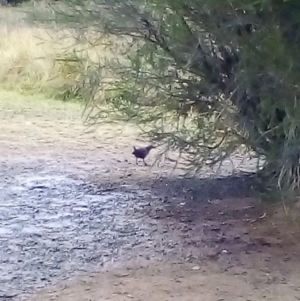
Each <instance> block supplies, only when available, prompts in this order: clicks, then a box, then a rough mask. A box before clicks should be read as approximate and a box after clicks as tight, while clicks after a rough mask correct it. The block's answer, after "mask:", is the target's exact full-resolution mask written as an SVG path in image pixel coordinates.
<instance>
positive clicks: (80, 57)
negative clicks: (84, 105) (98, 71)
mask: <svg viewBox="0 0 300 301" xmlns="http://www.w3.org/2000/svg"><path fill="white" fill-rule="evenodd" d="M40 6H42V5H40ZM39 9H40V8H39V7H30V6H28V7H18V8H10V7H3V8H1V10H0V25H1V26H0V56H1V64H0V83H1V86H2V87H3V88H6V89H17V90H19V91H21V92H23V93H44V94H47V95H49V96H52V97H58V98H63V99H67V98H76V97H80V93H81V88H82V84H83V81H84V75H85V73H86V70H88V69H89V67H90V65H91V62H94V63H95V62H97V61H99V60H100V59H101V58H100V57H101V53H104V51H103V50H102V49H99V47H98V49H93V47H90V41H88V40H87V38H85V40H84V41H83V40H81V41H79V40H78V38H77V37H76V35H75V34H74V32H73V33H72V32H71V30H68V29H67V28H65V29H63V28H59V27H57V26H56V25H55V24H50V25H49V24H48V25H47V26H44V25H41V24H38V23H37V24H33V23H32V22H30V21H29V20H28V16H29V15H28V13H30V12H31V11H32V10H36V11H37V10H39ZM86 37H88V35H86ZM98 38H99V37H98ZM88 45H89V46H88Z"/></svg>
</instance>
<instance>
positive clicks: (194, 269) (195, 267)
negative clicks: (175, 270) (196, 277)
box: [192, 265, 200, 271]
mask: <svg viewBox="0 0 300 301" xmlns="http://www.w3.org/2000/svg"><path fill="white" fill-rule="evenodd" d="M192 270H193V271H199V270H200V267H199V266H198V265H196V266H194V267H192Z"/></svg>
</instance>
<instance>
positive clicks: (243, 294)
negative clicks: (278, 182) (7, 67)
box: [0, 91, 300, 301]
mask: <svg viewBox="0 0 300 301" xmlns="http://www.w3.org/2000/svg"><path fill="white" fill-rule="evenodd" d="M40 99H41V98H39V97H34V98H33V97H29V96H27V97H25V96H20V95H18V94H16V93H10V92H3V91H2V92H1V101H0V115H1V131H0V157H1V167H2V171H1V173H0V188H1V198H2V201H1V202H2V204H0V207H1V208H4V207H5V206H6V207H5V210H6V211H5V212H8V216H9V218H7V219H6V220H4V219H3V220H1V223H2V229H0V246H1V248H2V251H3V250H4V249H5V248H7V250H8V249H9V248H10V251H9V252H12V253H13V254H14V259H13V260H12V259H11V258H8V259H7V260H6V259H5V256H6V255H7V254H5V252H4V251H3V254H2V253H1V254H0V255H1V256H0V261H1V260H2V263H1V264H0V266H1V268H0V271H1V272H0V283H1V284H2V285H0V300H12V299H15V300H25V299H29V300H39V301H40V300H45V301H46V300H62V301H71V300H78V301H79V300H112V301H114V300H116V301H117V300H153V301H156V300H181V301H187V300H207V301H210V300H215V301H221V300H251V301H256V300H285V301H290V300H300V277H299V276H300V261H299V259H300V258H299V247H300V240H299V221H298V220H299V219H298V209H297V208H296V207H284V206H282V205H272V206H266V205H265V204H262V203H260V202H259V200H256V199H254V198H253V196H252V192H251V187H250V186H251V179H249V178H246V177H242V178H241V177H234V176H232V177H225V178H218V179H216V178H215V177H214V176H213V174H207V175H206V177H204V178H201V179H192V178H190V179H186V178H183V177H182V176H181V172H180V170H178V171H176V172H174V173H172V174H171V171H172V164H171V163H168V162H167V161H166V162H162V163H161V164H160V165H159V166H153V167H145V166H143V165H142V164H140V165H139V166H136V165H135V160H134V158H133V157H132V155H131V151H132V146H133V145H145V144H146V142H141V141H138V140H137V137H138V133H137V131H135V130H133V129H132V128H131V127H130V126H112V125H107V126H102V127H101V128H99V129H97V130H96V131H94V132H90V133H87V132H86V130H85V128H84V127H83V126H82V123H81V119H80V117H81V116H80V115H81V108H80V106H79V105H78V104H74V103H73V104H72V103H71V104H70V103H69V104H68V103H61V102H56V101H50V100H49V101H47V100H42V101H41V100H40ZM156 151H157V150H154V151H153V153H151V155H150V157H149V159H148V161H149V163H151V162H153V161H154V157H155V152H156ZM233 164H234V165H235V168H236V169H243V170H247V169H248V170H251V169H253V166H254V164H255V163H253V162H251V161H247V162H244V161H243V158H242V157H238V156H237V157H235V158H233ZM233 169H234V168H233V166H232V162H228V164H227V165H226V164H225V167H224V170H223V171H224V174H225V175H226V174H228V173H229V171H232V170H233ZM37 175H38V176H39V177H40V178H41V177H43V182H42V184H40V182H38V180H36V178H34V176H37ZM58 175H59V176H60V178H58ZM62 175H66V176H67V177H69V179H73V180H74V182H72V185H71V184H70V185H69V184H68V182H67V181H65V180H60V179H63V178H62V177H61V176H62ZM50 176H52V178H51V177H50ZM54 176H56V181H57V182H55V186H53V187H52V186H51V187H50V186H49V185H50V184H49V183H50V180H47V179H51V181H52V180H53V179H54ZM40 178H39V179H40ZM25 179H27V180H28V181H29V180H30V179H31V180H32V181H33V182H30V183H29V182H28V181H27V182H26V181H25ZM45 179H46V180H45ZM47 181H48V182H49V183H47ZM76 181H78V182H76ZM25 182H26V183H25ZM59 182H61V183H60V184H59ZM18 183H19V184H18ZM20 183H21V184H20ZM24 183H25V184H26V185H27V186H26V185H25V184H24ZM32 183H33V184H32ZM51 183H52V182H51ZM53 183H54V182H53ZM77 183H79V184H77ZM18 185H19V186H18ZM30 185H31V186H30ZM68 185H69V186H68ZM80 185H81V186H82V187H83V186H84V188H79V186H80ZM75 186H76V188H74V187H75ZM77 186H78V187H77ZM12 187H14V190H12ZM37 189H38V192H34V191H36V190H37ZM74 189H75V190H76V191H75V190H74ZM73 190H74V191H75V192H74V194H73V192H72V191H73ZM70 191H71V192H70ZM99 192H100V193H102V195H104V193H108V192H116V193H121V194H123V195H127V194H128V195H129V193H130V194H131V195H134V197H133V198H131V197H127V198H126V199H125V200H123V201H120V200H119V199H118V198H121V197H115V198H117V199H118V202H117V201H115V200H113V201H111V202H108V201H106V203H105V204H104V203H103V201H99V202H98V199H97V203H96V205H95V204H93V205H89V206H90V207H89V208H88V209H89V210H90V211H91V208H92V207H93V208H94V209H95V213H93V215H92V213H91V212H90V213H89V216H88V218H89V219H87V218H85V215H84V213H83V212H84V210H85V209H84V208H85V207H84V206H85V204H83V203H84V202H91V197H92V196H94V197H95V196H96V195H99ZM62 194H64V198H62V200H63V201H64V202H66V203H67V202H68V204H69V205H68V206H69V207H67V205H66V204H64V203H62V202H63V201H61V202H58V201H57V200H58V198H59V196H60V195H62ZM78 194H80V197H79V198H78V199H80V202H81V203H80V204H81V207H80V210H79V209H78V208H79V207H78V206H79V205H78V204H79V203H76V202H77V201H75V199H77V197H78ZM86 195H88V196H90V199H89V201H87V200H86V199H85V197H86ZM46 201H47V202H46ZM54 202H55V204H56V207H55V210H58V211H59V210H60V208H61V211H59V212H65V213H67V211H68V210H74V208H73V207H72V206H73V203H76V206H77V209H78V211H80V212H81V213H80V214H79V213H78V215H76V214H75V213H74V214H73V213H72V226H70V227H69V228H68V226H66V228H65V229H63V226H61V228H59V229H58V230H57V226H55V225H54V224H53V223H51V225H50V224H49V225H48V226H49V227H50V228H49V227H48V228H47V231H46V230H45V231H44V232H41V233H38V232H35V231H38V230H39V229H35V230H34V231H33V230H32V231H33V232H34V233H33V232H31V233H30V235H29V234H28V232H26V235H27V236H26V235H25V234H22V233H23V232H24V231H23V230H24V226H22V231H23V232H22V231H19V232H16V230H15V229H17V228H18V225H19V224H21V223H22V222H24V220H25V218H24V219H22V220H20V219H16V220H15V222H14V224H13V222H12V220H13V218H12V216H13V215H12V213H10V210H12V209H11V207H14V210H17V209H16V208H17V207H18V210H19V209H20V208H21V209H20V210H19V211H18V210H17V211H15V213H13V214H14V217H15V216H17V215H18V214H21V212H22V211H26V210H27V209H25V206H26V204H27V205H28V204H29V205H28V206H31V207H30V210H31V211H32V210H33V211H34V210H35V211H34V212H36V210H45V211H47V213H48V214H49V212H50V211H51V210H52V207H51V206H52V205H53V203H54ZM48 204H49V205H48ZM89 204H91V203H89ZM4 205H5V206H4ZM104 205H105V206H106V207H107V206H108V207H109V206H115V207H116V208H115V209H114V210H115V211H116V212H117V213H114V214H113V213H110V211H109V210H110V209H111V208H106V209H107V211H106V213H105V212H104V213H103V214H102V213H101V211H99V206H100V207H101V206H102V207H103V206H104ZM71 207H72V208H71ZM121 207H122V208H123V207H124V208H125V209H124V210H123V209H122V210H123V211H124V212H123V211H122V210H121ZM1 208H0V209H1ZM1 210H2V209H1ZM31 211H30V212H31ZM125 211H126V212H125ZM3 212H4V211H3ZM18 212H19V213H18ZM68 212H69V211H68ZM70 212H71V211H70ZM72 212H73V211H72ZM51 214H52V213H51ZM1 215H2V216H3V214H2V213H1ZM106 215H107V216H110V215H111V216H112V215H113V216H114V218H113V219H109V220H106V217H107V216H106ZM35 216H36V215H35ZM97 216H98V217H100V216H101V221H100V220H99V221H98V222H97V224H95V225H94V226H93V225H92V223H93V220H95V219H97ZM120 219H122V223H123V224H124V223H125V224H126V221H127V222H128V223H129V222H132V224H134V226H133V227H135V228H134V231H135V232H132V233H138V234H132V233H131V234H130V235H129V234H126V233H129V232H126V233H125V235H124V231H123V230H124V229H122V231H123V232H122V233H123V236H120V233H121V230H120V229H119V228H118V227H119V226H120V225H121V224H122V223H121V221H120ZM70 220H71V218H70ZM70 220H68V221H70ZM36 221H38V219H36V220H32V217H30V214H29V217H28V220H25V223H29V222H30V223H31V224H30V225H31V227H32V226H34V223H35V222H36ZM64 221H65V220H64ZM44 223H47V220H46V219H45V218H43V219H42V222H41V224H40V226H38V227H40V228H43V224H44ZM102 223H103V224H107V227H104V228H103V229H104V230H103V229H102V228H101V229H100V230H99V231H98V232H97V229H96V228H97V227H102ZM82 224H84V225H85V226H84V227H83V226H81V225H82ZM123 224H122V225H123ZM61 225H63V224H61ZM92 226H93V227H92ZM117 226H118V227H117ZM127 226H128V225H126V227H127ZM11 227H15V228H13V229H12V228H11ZM51 227H52V228H51ZM55 227H56V228H55ZM83 228H84V229H87V230H86V231H85V230H84V231H83ZM116 228H118V229H117V230H116ZM127 228H128V227H127ZM127 228H126V229H127ZM138 228H139V229H142V230H141V231H140V232H137V229H138ZM31 229H32V228H31ZM6 230H7V231H10V230H12V232H7V231H6ZM108 230H109V232H107V233H108V234H107V235H106V236H105V237H103V238H102V237H101V241H100V239H99V240H97V241H96V240H94V238H95V236H97V235H99V236H101V235H102V234H103V233H104V232H105V231H108ZM132 231H133V230H132ZM54 232H55V233H56V234H57V236H51V235H54V234H53V233H54ZM89 233H90V234H91V235H90V236H93V237H90V238H89V239H90V240H86V244H85V245H84V246H80V248H79V247H78V246H77V249H80V250H79V251H76V252H75V251H74V252H73V251H71V250H73V249H76V247H74V244H75V245H76V243H77V242H76V241H77V240H76V239H77V237H78V238H79V237H81V235H82V237H85V239H88V238H87V237H88V234H89ZM105 233H106V232H105ZM21 234H22V235H23V236H22V235H21ZM33 234H34V235H35V236H34V235H33ZM28 235H29V236H28ZM59 236H60V237H63V239H61V240H60V244H58V241H59ZM127 236H128V237H127ZM129 236H132V238H129ZM35 237H38V238H35ZM50 238H51V239H50ZM16 239H19V241H15V240H16ZM30 239H31V240H30ZM21 240H22V241H21ZM48 240H49V244H50V242H51V248H52V249H51V248H50V247H49V250H48V249H47V248H48V245H47V243H48ZM75 240H76V241H75ZM125 240H126V241H125ZM67 241H68V242H70V241H71V242H72V243H73V246H72V248H69V247H67V246H66V245H65V242H67ZM103 241H104V242H105V246H106V247H105V248H106V249H104V247H103V248H102V247H101V248H100V247H99V248H98V245H100V244H101V243H102V242H103ZM120 241H124V243H123V244H121V243H120V244H119V242H120ZM33 242H34V244H33ZM21 243H23V245H22V251H20V249H18V248H17V247H16V246H18V245H20V244H21ZM29 243H31V244H33V245H32V249H31V251H30V250H29V251H28V250H27V251H26V250H25V244H29ZM81 243H82V241H81ZM111 244H113V248H111V249H109V248H108V247H107V246H108V245H111ZM89 245H90V246H91V245H92V246H93V248H92V249H91V248H89ZM12 246H13V247H14V248H12ZM37 246H39V247H37ZM62 246H63V248H64V249H63V252H62V253H63V254H64V255H59V256H60V257H59V256H58V255H56V256H57V257H55V256H54V255H53V256H52V255H51V265H50V264H49V267H47V265H45V264H44V263H43V261H46V259H47V260H48V259H49V258H50V257H49V255H48V254H49V252H50V251H51V252H52V251H53V248H54V247H55V248H56V249H57V248H62ZM4 247H5V248H4ZM38 248H39V249H38ZM12 249H13V250H12ZM46 249H47V252H46V251H45V250H46ZM5 250H6V249H5ZM24 250H25V251H24ZM32 250H34V253H33V251H32ZM115 250H117V251H118V252H117V253H114V251H115ZM48 251H49V252H48ZM104 251H105V252H107V253H109V252H110V255H107V258H109V259H108V260H103V258H104V257H105V256H104V255H103V254H102V253H103V252H104ZM121 251H122V252H121ZM22 252H23V253H24V252H25V253H26V252H27V253H26V254H25V255H26V256H25V255H24V254H23V253H22ZM57 252H58V253H59V251H57ZM99 252H100V253H101V252H102V253H101V255H103V256H102V257H100V256H99V257H97V256H96V257H95V258H93V259H91V255H92V254H93V253H94V255H98V253H99ZM6 253H7V252H6ZM100 253H99V254H100ZM33 254H34V256H33ZM51 254H52V253H51ZM23 255H24V256H25V257H24V258H23V257H22V256H23ZM63 256H64V257H63ZM58 258H59V260H58ZM87 258H89V261H91V262H92V263H91V264H90V265H88V264H87V265H84V264H85V263H86V262H87ZM30 260H31V261H30ZM49 260H50V259H49ZM23 261H24V262H23ZM29 261H30V262H31V263H30V264H29ZM37 261H39V262H41V264H40V265H37ZM55 261H57V262H61V263H59V264H60V265H58V266H59V268H58V270H59V271H58V272H57V273H53V275H52V274H51V277H50V276H49V279H48V278H47V275H48V274H50V272H51V273H52V271H53V270H52V268H53V265H54V264H55V263H56V262H55ZM67 261H68V262H73V263H74V264H73V265H71V267H68V269H67V268H66V262H67ZM100 261H101V264H98V263H100ZM7 262H9V263H10V264H9V265H8V264H7ZM21 262H22V264H24V265H21ZM28 264H29V265H30V268H27V269H26V268H25V267H26V266H27V265H28ZM79 265H80V267H79ZM81 265H82V267H84V272H83V273H81V272H80V268H81ZM20 266H22V268H20ZM23 267H24V268H23ZM34 268H36V270H34ZM5 269H7V270H5ZM8 269H9V271H8ZM66 271H68V273H66ZM60 272H61V273H60ZM30 273H33V274H35V275H40V276H39V279H38V280H37V279H35V278H34V277H33V276H32V274H30ZM39 273H40V274H39ZM41 273H42V274H41ZM1 274H2V276H1ZM28 275H29V276H28ZM9 277H10V278H9ZM46 278H47V279H48V280H47V281H44V280H45V279H46ZM14 279H17V280H18V281H15V282H14ZM22 281H23V282H24V283H27V284H26V285H27V286H26V287H25V286H24V283H23V284H22ZM12 283H13V284H12ZM5 288H6V289H5ZM15 291H16V293H15Z"/></svg>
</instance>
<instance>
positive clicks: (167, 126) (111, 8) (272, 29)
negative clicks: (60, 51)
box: [55, 0, 300, 193]
mask: <svg viewBox="0 0 300 301" xmlns="http://www.w3.org/2000/svg"><path fill="white" fill-rule="evenodd" d="M56 11H57V14H55V20H56V21H57V22H60V21H61V22H63V23H65V24H66V23H67V24H68V26H73V27H74V28H76V29H77V33H78V34H79V35H78V38H79V39H83V38H84V37H85V32H86V31H87V30H88V29H90V28H93V30H94V31H95V32H98V33H99V32H101V33H102V34H103V35H107V36H109V41H110V42H109V44H108V45H107V47H109V48H110V50H111V51H112V52H113V53H114V54H115V55H114V57H110V58H108V59H106V60H102V61H99V63H98V64H95V65H94V67H93V68H90V70H89V72H88V73H87V74H86V81H85V85H84V86H85V89H84V91H85V93H84V95H83V96H84V97H86V99H87V104H88V107H89V108H90V111H89V112H90V113H89V117H90V120H91V121H96V122H101V121H102V120H103V117H105V116H108V115H109V116H110V117H113V118H115V119H121V120H124V119H125V120H130V121H131V122H135V123H136V124H138V125H142V126H144V128H145V129H146V132H147V134H148V135H149V136H150V137H151V138H152V139H153V140H155V141H157V142H160V143H162V144H164V145H167V146H168V147H170V148H172V149H177V150H179V151H180V153H183V154H185V155H186V159H188V160H189V162H190V166H193V167H194V168H195V169H196V170H197V169H199V168H202V167H203V165H206V164H212V165H213V164H217V163H219V162H222V161H223V160H224V159H225V158H227V157H228V156H230V155H231V154H232V153H234V152H235V151H236V150H237V149H239V148H240V147H241V145H243V146H245V147H246V149H247V150H249V151H254V152H255V153H256V154H257V155H258V156H260V157H263V158H264V166H263V174H264V175H265V176H266V177H267V178H268V180H270V182H268V183H272V184H275V185H276V186H277V187H279V188H280V190H281V192H289V193H290V192H295V191H296V190H297V188H298V186H299V172H300V170H299V154H300V152H299V151H300V148H299V146H300V127H299V126H300V118H299V116H300V109H299V108H300V107H299V97H300V89H299V79H300V69H299V63H300V57H299V54H298V50H299V41H300V40H299V36H300V31H299V29H300V2H299V1H297V0H290V1H289V0H286V1H280V0H265V1H253V0H243V1H241V0H145V1H141V0H131V1H129V0H122V1H119V0H107V1H106V0H92V1H80V0H76V1H75V0H74V1H68V4H66V6H65V7H64V8H62V7H60V9H59V11H58V10H56ZM94 42H95V43H96V44H97V43H101V39H99V40H96V41H94ZM106 42H107V40H106ZM91 46H93V45H91ZM100 92H101V93H100ZM103 101H105V103H106V105H107V108H108V109H106V110H104V109H103V107H101V109H99V103H100V102H103Z"/></svg>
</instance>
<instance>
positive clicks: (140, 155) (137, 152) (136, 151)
mask: <svg viewBox="0 0 300 301" xmlns="http://www.w3.org/2000/svg"><path fill="white" fill-rule="evenodd" d="M153 148H155V146H153V145H149V146H146V147H141V148H136V147H135V146H134V147H133V152H132V154H133V155H134V156H135V158H136V164H138V159H143V162H144V164H145V166H147V163H146V162H145V158H146V157H147V156H148V155H149V152H150V151H151V149H153Z"/></svg>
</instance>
